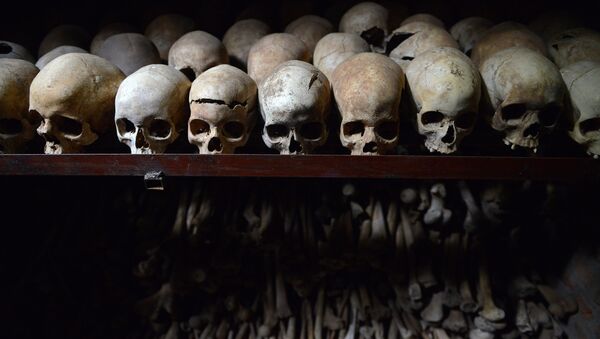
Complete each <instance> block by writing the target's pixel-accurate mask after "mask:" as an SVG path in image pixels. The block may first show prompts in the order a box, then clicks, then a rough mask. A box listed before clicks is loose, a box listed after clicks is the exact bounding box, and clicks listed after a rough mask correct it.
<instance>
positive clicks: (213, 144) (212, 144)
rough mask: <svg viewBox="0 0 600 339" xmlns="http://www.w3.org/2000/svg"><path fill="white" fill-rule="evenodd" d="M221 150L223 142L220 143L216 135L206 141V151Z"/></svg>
mask: <svg viewBox="0 0 600 339" xmlns="http://www.w3.org/2000/svg"><path fill="white" fill-rule="evenodd" d="M222 150H223V144H222V143H221V140H220V139H219V138H217V137H212V138H211V139H210V140H209V141H208V151H209V152H215V151H216V152H220V151H222Z"/></svg>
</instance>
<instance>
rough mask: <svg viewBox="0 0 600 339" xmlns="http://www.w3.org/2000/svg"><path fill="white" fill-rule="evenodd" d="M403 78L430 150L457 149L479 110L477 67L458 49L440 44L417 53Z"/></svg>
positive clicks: (451, 151)
mask: <svg viewBox="0 0 600 339" xmlns="http://www.w3.org/2000/svg"><path fill="white" fill-rule="evenodd" d="M406 79H407V81H408V85H409V87H410V91H411V93H412V97H413V100H414V102H415V105H416V108H417V110H418V113H417V127H418V130H419V134H421V135H423V136H425V138H426V139H425V146H426V147H427V149H428V150H429V151H430V152H440V153H445V154H447V153H453V152H456V150H457V147H458V146H459V145H460V142H461V140H462V139H463V138H464V137H465V136H467V135H468V134H469V133H471V131H472V130H473V126H474V123H475V118H476V116H477V112H478V110H479V98H480V95H481V81H480V76H479V71H478V70H477V68H476V67H475V65H474V64H473V63H472V62H471V60H470V59H469V58H468V57H467V56H466V55H464V54H463V53H462V52H461V51H459V50H457V49H454V48H448V47H441V48H436V49H432V50H429V51H427V52H425V53H423V54H420V55H419V56H418V57H416V58H415V60H414V61H413V62H412V63H411V64H410V66H408V69H407V70H406Z"/></svg>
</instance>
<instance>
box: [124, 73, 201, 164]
mask: <svg viewBox="0 0 600 339" xmlns="http://www.w3.org/2000/svg"><path fill="white" fill-rule="evenodd" d="M190 86H191V84H190V81H189V80H188V79H187V78H186V77H185V76H184V75H183V74H181V72H178V71H177V70H176V69H174V68H172V67H169V66H167V65H148V66H144V67H142V68H140V69H139V70H137V71H136V72H135V73H133V74H131V75H130V76H128V77H127V78H125V80H123V82H122V83H121V86H119V90H118V91H117V96H116V99H115V125H116V128H117V136H118V137H119V141H121V142H122V143H124V144H126V145H127V146H129V148H130V149H131V154H157V153H164V152H165V150H166V149H167V147H168V146H169V145H170V144H171V143H173V142H174V141H175V140H176V139H177V138H178V137H179V135H180V133H181V132H182V131H185V124H186V122H187V118H188V116H189V107H188V105H187V95H188V92H189V90H190Z"/></svg>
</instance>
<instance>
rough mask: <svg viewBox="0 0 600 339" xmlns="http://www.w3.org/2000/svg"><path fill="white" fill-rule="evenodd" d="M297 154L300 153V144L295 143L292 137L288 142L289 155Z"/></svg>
mask: <svg viewBox="0 0 600 339" xmlns="http://www.w3.org/2000/svg"><path fill="white" fill-rule="evenodd" d="M299 152H302V145H300V143H299V142H298V141H296V138H294V137H292V140H291V141H290V153H299Z"/></svg>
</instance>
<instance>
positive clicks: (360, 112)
mask: <svg viewBox="0 0 600 339" xmlns="http://www.w3.org/2000/svg"><path fill="white" fill-rule="evenodd" d="M332 83H333V93H334V96H335V102H336V104H337V107H338V110H339V111H340V114H341V115H342V122H341V127H340V139H341V141H342V145H344V146H345V147H346V148H348V149H350V152H351V154H386V153H389V152H391V151H393V149H394V147H395V146H396V144H397V143H398V121H399V113H398V109H399V106H400V99H401V97H402V89H403V88H404V73H403V72H402V69H401V68H400V67H399V66H398V65H397V64H396V63H395V62H393V61H392V60H391V59H390V58H388V57H386V56H384V55H380V54H376V53H360V54H357V55H355V56H353V57H351V58H349V59H348V60H346V61H344V62H343V63H342V64H340V65H339V66H338V67H337V68H336V69H335V71H334V72H333V77H332Z"/></svg>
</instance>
